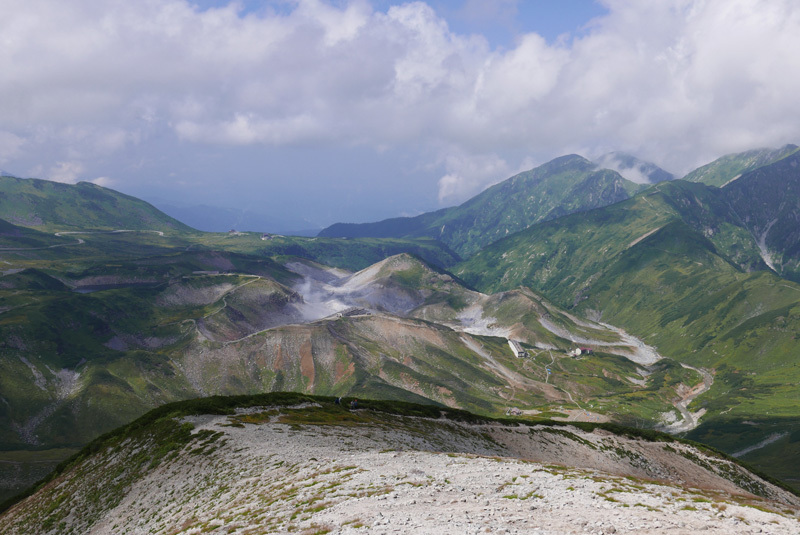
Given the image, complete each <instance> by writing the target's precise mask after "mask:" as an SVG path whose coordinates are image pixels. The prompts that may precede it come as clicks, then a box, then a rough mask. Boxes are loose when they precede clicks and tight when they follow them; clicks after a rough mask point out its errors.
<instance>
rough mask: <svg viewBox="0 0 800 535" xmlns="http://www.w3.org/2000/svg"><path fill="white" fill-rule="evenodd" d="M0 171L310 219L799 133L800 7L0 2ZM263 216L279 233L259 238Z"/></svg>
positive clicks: (584, 1) (437, 200) (685, 1)
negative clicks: (626, 156) (558, 165)
mask: <svg viewBox="0 0 800 535" xmlns="http://www.w3.org/2000/svg"><path fill="white" fill-rule="evenodd" d="M0 13H2V16H1V17H0V73H2V75H0V170H3V171H6V172H9V173H11V174H14V175H17V176H21V177H37V178H46V179H50V180H57V181H61V182H69V183H74V182H77V181H81V180H87V181H92V182H95V183H97V184H100V185H103V186H107V187H111V188H114V189H116V190H119V191H122V192H124V193H128V194H131V195H136V196H138V197H142V198H145V199H147V200H157V201H160V202H164V203H171V204H182V205H193V204H207V205H214V206H225V207H238V208H242V209H247V210H251V211H255V212H260V213H264V214H270V215H271V216H273V217H274V218H277V219H281V220H286V221H289V220H291V221H293V222H302V224H304V225H307V226H308V227H312V226H317V227H322V226H326V225H329V224H332V223H334V222H338V221H345V222H363V221H374V220H379V219H383V218H387V217H394V216H399V215H416V214H418V213H421V212H424V211H429V210H434V209H438V208H442V207H445V206H451V205H454V204H458V203H461V202H463V201H464V200H466V199H468V198H469V197H471V196H473V195H475V194H477V193H479V192H480V191H482V190H483V189H485V188H486V187H488V186H490V185H492V184H494V183H497V182H499V181H501V180H504V179H506V178H508V177H510V176H512V175H513V174H515V173H517V172H519V171H523V170H527V169H530V168H532V167H535V166H537V165H540V164H542V163H545V162H547V161H548V160H550V159H552V158H555V157H558V156H561V155H564V154H570V153H577V154H581V155H583V156H585V157H588V158H598V157H600V156H602V155H603V154H605V153H608V152H611V151H624V152H628V153H630V154H633V155H636V156H638V157H640V158H642V159H646V160H649V161H652V162H654V163H656V164H658V165H660V166H662V167H663V168H665V169H666V170H668V171H670V172H673V173H676V174H677V175H683V174H684V173H686V172H688V171H690V170H692V169H693V168H695V167H697V166H699V165H702V164H704V163H707V162H709V161H711V160H713V159H715V158H717V157H719V156H721V155H724V154H728V153H732V152H739V151H743V150H748V149H753V148H760V147H779V146H782V145H784V144H786V143H800V98H798V95H800V54H797V51H798V50H800V2H796V0H694V1H692V0H648V1H646V2H643V1H641V0H597V1H592V0H528V1H521V0H519V1H517V0H427V1H418V2H401V1H390V0H247V1H239V2H227V1H224V0H197V1H194V2H192V1H188V0H137V1H136V2H131V1H129V0H78V1H74V2H64V1H61V0H0ZM263 230H271V229H263Z"/></svg>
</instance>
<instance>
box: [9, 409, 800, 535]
mask: <svg viewBox="0 0 800 535" xmlns="http://www.w3.org/2000/svg"><path fill="white" fill-rule="evenodd" d="M303 410H305V411H312V412H313V411H314V410H315V408H314V407H306V409H303ZM240 412H241V413H242V414H241V415H240V418H241V417H247V416H252V417H253V418H254V421H259V422H263V423H258V424H241V423H239V422H237V421H235V419H232V418H230V417H227V416H197V417H191V418H186V419H185V420H184V421H186V422H191V423H192V424H193V425H194V426H195V429H194V431H193V432H194V433H195V434H196V435H197V436H201V435H202V436H205V437H207V438H206V439H204V440H205V442H202V443H199V445H198V443H197V442H196V443H192V444H190V445H189V446H187V447H186V448H185V449H184V450H182V452H181V454H180V455H177V456H176V457H175V458H173V459H171V460H168V461H165V462H163V463H161V464H159V465H158V466H155V467H153V468H152V469H150V470H148V471H147V472H146V473H145V474H143V476H142V477H139V478H138V479H136V480H134V481H132V482H131V483H130V484H126V485H125V487H124V489H123V490H122V491H121V494H120V495H119V499H114V500H111V501H110V503H105V505H102V504H104V495H103V493H104V492H106V491H109V489H111V488H112V487H113V486H114V483H115V481H121V480H123V479H124V474H123V473H122V472H121V471H119V470H117V471H116V472H114V468H115V467H119V466H121V465H122V463H124V460H125V459H126V458H127V457H129V456H131V455H136V454H137V453H141V452H142V451H146V449H147V448H150V447H153V445H150V444H143V443H135V441H127V442H126V443H124V444H123V445H121V446H120V447H118V448H114V449H112V448H109V449H108V451H105V452H100V454H99V455H97V456H94V457H92V458H91V459H88V460H87V461H86V463H88V465H87V466H84V467H83V469H82V471H81V472H80V473H81V474H82V476H81V477H82V479H78V478H77V477H73V476H74V474H76V473H78V471H76V470H72V471H69V472H67V473H65V474H63V475H62V476H61V477H60V478H58V479H57V480H55V481H53V482H52V483H51V484H50V485H48V487H47V488H45V489H43V490H42V491H40V492H39V493H38V494H37V495H35V496H33V497H31V498H29V499H28V500H26V501H25V502H22V503H21V504H19V505H18V506H16V507H15V508H14V509H12V510H10V511H9V512H7V513H6V514H5V515H4V516H3V517H0V534H6V533H9V534H10V533H14V534H22V533H25V534H28V533H53V534H55V533H58V534H59V535H60V534H67V533H92V534H125V533H129V534H150V533H163V534H173V535H174V534H178V533H182V534H197V533H231V534H256V533H288V532H295V533H309V534H310V533H342V534H349V533H387V534H389V533H452V534H462V533H542V534H544V533H554V534H555V533H558V534H560V533H604V534H608V533H669V534H690V533H698V532H703V533H725V534H728V533H777V534H783V533H785V534H796V533H800V522H798V507H799V506H800V501H799V500H798V499H797V497H795V496H793V495H791V494H789V493H786V492H785V491H782V490H780V489H777V488H775V487H772V486H771V485H769V484H768V483H765V482H760V483H758V482H757V481H755V480H746V479H741V476H740V475H735V477H733V479H734V480H735V481H739V482H743V484H744V485H745V486H747V485H751V486H752V485H754V484H756V483H758V484H759V485H762V486H761V487H759V488H758V490H759V491H760V492H765V493H766V494H767V495H769V496H770V497H771V498H772V499H771V500H764V499H762V498H757V497H755V496H753V495H752V494H749V493H747V492H746V491H745V490H743V489H742V488H739V487H737V486H736V485H734V484H733V483H732V482H731V481H728V480H726V479H724V478H721V477H719V475H717V474H715V473H713V470H710V469H711V468H714V469H718V470H719V469H722V470H724V471H725V473H729V472H730V470H731V468H730V467H728V465H726V464H724V463H720V461H717V460H713V459H710V458H706V457H704V454H703V453H702V452H700V451H699V450H696V449H694V448H691V447H689V446H685V445H682V444H677V443H671V444H664V443H648V442H644V441H640V440H634V439H629V438H625V437H618V436H616V435H610V434H609V433H606V432H600V431H596V432H594V433H588V432H584V431H581V430H580V429H577V428H572V427H563V428H555V429H553V428H543V427H542V426H534V427H528V426H516V427H514V426H502V425H488V426H478V425H468V424H458V423H454V422H450V421H445V420H430V419H419V418H410V417H397V416H389V415H383V414H381V415H380V416H378V417H373V416H371V415H369V414H367V413H365V414H364V418H365V419H368V420H369V421H367V420H365V421H364V422H356V423H355V424H354V423H352V422H350V423H348V424H346V425H302V424H298V423H296V422H290V423H289V424H286V423H279V422H278V420H279V419H281V418H282V417H283V414H282V413H285V412H286V410H285V409H282V410H277V409H272V410H268V409H267V408H258V409H248V410H246V411H240ZM300 412H301V413H302V411H300ZM359 412H360V411H359ZM247 413H250V414H247ZM231 423H233V424H234V425H235V426H231ZM682 448H686V450H685V451H684V450H682ZM556 463H558V464H556ZM714 463H720V464H718V465H717V464H714ZM565 465H568V466H565ZM704 465H705V466H704ZM730 473H732V472H730ZM87 474H88V475H87ZM112 475H113V478H111V479H110V477H111V476H112ZM109 492H110V491H109ZM59 500H61V501H60V502H59ZM101 505H102V506H101ZM59 507H63V508H64V510H63V511H61V514H58V515H57V520H58V522H55V521H48V520H49V519H51V518H55V517H53V516H52V515H54V514H55V513H58V508H59ZM48 515H50V516H48Z"/></svg>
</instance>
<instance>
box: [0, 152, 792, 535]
mask: <svg viewBox="0 0 800 535" xmlns="http://www.w3.org/2000/svg"><path fill="white" fill-rule="evenodd" d="M605 166H613V167H614V168H615V169H616V170H614V169H609V168H607V167H605ZM621 173H622V174H621ZM623 175H627V176H629V177H630V178H634V179H636V180H635V181H633V180H628V179H626V178H624V177H623ZM799 194H800V151H798V150H797V147H794V146H787V147H784V148H782V149H778V150H760V151H750V152H747V153H742V154H738V155H729V156H725V157H723V158H721V159H720V160H717V161H716V162H712V163H711V164H709V165H707V166H704V167H703V168H700V169H698V170H697V171H694V172H692V173H690V174H689V175H687V176H686V177H685V179H683V180H677V179H674V177H673V176H672V175H670V174H669V173H667V172H665V171H663V170H660V169H658V168H657V167H655V166H652V165H648V164H647V163H646V162H642V161H639V160H636V159H634V158H633V157H630V156H627V155H623V154H620V153H612V154H611V155H608V156H606V157H604V158H602V159H600V160H598V163H593V162H590V161H589V160H587V159H585V158H583V157H580V156H577V155H569V156H564V157H561V158H557V159H555V160H553V161H552V162H548V163H546V164H544V165H542V166H539V167H537V168H536V169H533V170H531V171H528V172H525V173H521V174H519V175H516V176H514V177H511V178H509V179H508V180H506V181H504V182H501V183H499V184H496V185H495V186H492V187H491V188H489V189H487V190H486V191H484V192H483V193H481V194H480V195H478V196H476V197H475V198H473V199H471V200H469V201H467V202H466V203H464V204H462V205H460V206H457V207H453V208H447V209H443V210H439V211H437V212H431V213H429V214H423V215H421V216H417V217H415V218H395V219H389V220H385V221H382V222H378V223H371V224H360V225H347V224H337V225H333V226H331V227H329V228H328V229H325V230H323V231H322V232H321V233H320V235H319V236H318V237H315V238H310V237H297V236H281V235H277V234H262V233H254V232H240V231H231V232H226V233H207V232H201V231H197V230H195V229H192V228H191V227H188V226H186V225H184V224H183V223H181V222H179V221H177V220H175V219H173V218H171V217H169V216H167V215H165V214H163V213H161V212H160V211H159V210H157V209H156V208H155V207H153V206H152V205H150V204H148V203H145V202H144V201H141V200H139V199H135V198H133V197H129V196H126V195H123V194H120V193H117V192H114V191H113V190H108V189H106V188H102V187H100V186H96V185H94V184H88V183H79V184H76V185H64V184H55V183H51V182H47V181H41V180H35V179H17V178H13V177H2V178H0V261H2V264H0V265H2V266H3V267H2V274H3V275H2V277H0V415H2V418H0V461H2V462H0V491H2V492H3V495H4V496H5V497H8V496H10V495H11V494H13V493H15V492H16V491H18V490H20V489H21V488H24V487H25V486H26V485H28V484H30V483H31V482H33V481H35V480H36V479H38V478H39V477H41V476H42V475H44V472H46V470H45V468H47V469H50V468H51V467H53V466H54V465H55V464H57V463H58V461H60V460H62V459H64V458H65V457H67V456H68V455H70V454H73V453H76V452H77V451H78V450H79V449H80V448H81V447H83V446H84V445H86V444H87V443H90V442H91V441H92V440H93V439H95V438H96V437H97V436H98V435H100V434H102V433H105V432H109V431H111V430H112V429H114V428H115V427H117V426H121V425H125V424H127V423H129V422H131V421H132V420H134V419H135V418H137V417H138V416H140V415H142V414H144V413H145V412H147V411H148V410H150V409H153V408H155V407H158V406H160V405H162V404H164V403H168V402H173V401H177V400H184V399H189V398H195V397H204V396H219V395H225V396H230V395H242V394H247V395H255V394H259V393H262V392H278V391H292V392H300V393H306V394H314V395H322V396H330V399H333V397H337V396H348V397H359V398H367V399H375V400H396V401H398V402H400V401H403V402H413V403H422V404H429V405H430V404H433V405H435V406H437V407H439V408H440V409H444V408H446V407H449V408H452V409H466V410H469V411H471V412H473V413H475V414H479V415H483V417H495V418H496V417H501V416H503V415H506V414H508V415H511V414H513V415H516V416H518V417H520V418H523V419H527V420H529V421H542V419H557V420H560V421H565V422H589V423H592V425H595V424H600V423H603V422H615V423H617V424H623V425H627V426H631V427H638V428H644V429H647V430H652V429H659V430H663V431H667V432H671V433H673V434H680V435H682V436H687V437H690V438H692V439H693V440H699V441H701V442H704V443H706V444H710V445H711V446H714V447H716V448H719V449H721V450H723V451H725V452H727V453H728V454H734V455H737V456H740V457H742V458H743V459H745V460H746V461H748V462H750V463H753V464H755V465H756V466H757V467H758V468H759V469H760V470H763V471H765V472H766V473H768V474H770V476H774V477H777V478H779V479H781V480H782V481H784V482H786V483H789V484H790V485H797V482H798V481H800V472H799V471H798V469H797V466H798V464H797V462H796V460H797V458H798V456H800V447H799V446H798V444H800V441H799V440H798V437H800V412H799V411H798V408H797V406H796V403H795V401H796V400H795V396H794V395H793V393H794V392H795V391H796V385H797V382H798V380H799V379H800V363H799V362H798V361H797V359H796V357H795V354H796V351H795V349H796V347H797V346H796V343H797V342H796V339H795V337H796V333H797V332H798V331H800V325H799V324H798V321H800V284H798V282H800V247H798V245H799V243H798V242H799V241H800V236H798V233H797V230H796V229H797V221H798V218H800V214H798V207H800V198H799ZM512 342H513V343H512ZM514 344H516V345H514ZM519 355H522V356H519ZM575 425H577V424H575ZM570 432H572V431H570ZM614 432H616V431H614ZM586 440H594V439H590V438H587V439H586ZM578 442H580V441H578ZM154 447H156V448H157V447H158V445H155V446H154ZM498 451H499V450H498ZM559 451H562V450H559ZM81 455H84V456H85V455H86V454H85V453H84V454H81ZM692 455H695V454H694V453H693V454H692ZM623 456H624V455H623ZM98 462H99V461H98ZM103 462H105V461H103ZM548 462H549V461H548ZM82 470H83V469H82ZM84 472H85V470H84ZM148 477H150V476H148ZM3 489H5V490H3ZM42 499H43V498H42ZM31 503H33V502H31ZM53 511H55V509H54V510H53ZM51 512H52V511H51ZM15 514H17V513H15ZM59 514H60V513H59ZM50 516H52V515H50ZM54 518H55V517H54ZM59 521H61V520H59ZM53 522H55V524H54V526H57V525H58V522H56V520H53ZM76 525H77V524H76ZM53 529H56V528H55V527H53ZM75 529H82V528H75Z"/></svg>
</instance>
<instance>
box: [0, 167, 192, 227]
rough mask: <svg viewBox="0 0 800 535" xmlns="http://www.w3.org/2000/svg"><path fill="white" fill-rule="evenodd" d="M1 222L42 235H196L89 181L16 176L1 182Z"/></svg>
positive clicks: (148, 207)
mask: <svg viewBox="0 0 800 535" xmlns="http://www.w3.org/2000/svg"><path fill="white" fill-rule="evenodd" d="M0 218H2V219H5V220H6V221H9V222H10V223H13V224H15V225H18V226H23V227H29V228H35V229H37V230H44V231H57V230H86V229H103V230H119V229H128V230H157V231H179V232H193V231H194V229H192V228H191V227H189V226H187V225H184V224H183V223H181V222H180V221H178V220H177V219H173V218H171V217H169V216H168V215H166V214H164V213H163V212H161V211H159V210H158V209H157V208H155V207H154V206H153V205H151V204H149V203H147V202H145V201H143V200H141V199H137V198H136V197H132V196H130V195H125V194H123V193H119V192H117V191H114V190H112V189H108V188H104V187H102V186H98V185H96V184H92V183H90V182H78V183H77V184H63V183H60V182H52V181H50V180H40V179H37V178H16V177H12V176H3V177H0Z"/></svg>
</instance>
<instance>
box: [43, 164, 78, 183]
mask: <svg viewBox="0 0 800 535" xmlns="http://www.w3.org/2000/svg"><path fill="white" fill-rule="evenodd" d="M84 170H85V168H84V166H83V164H82V163H80V162H57V163H56V164H55V165H54V166H53V167H51V168H50V170H49V171H48V172H47V175H46V177H45V178H47V179H49V180H53V181H55V182H65V183H67V184H74V183H76V182H78V179H79V178H80V176H81V174H82V173H83V172H84Z"/></svg>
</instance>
